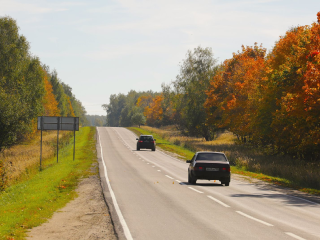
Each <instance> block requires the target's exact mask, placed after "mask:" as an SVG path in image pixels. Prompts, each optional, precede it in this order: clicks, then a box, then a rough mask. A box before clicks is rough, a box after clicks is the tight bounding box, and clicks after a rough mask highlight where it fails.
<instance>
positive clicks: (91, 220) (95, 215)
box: [27, 174, 117, 240]
mask: <svg viewBox="0 0 320 240" xmlns="http://www.w3.org/2000/svg"><path fill="white" fill-rule="evenodd" d="M76 191H77V193H78V197H77V198H75V199H74V200H72V201H71V202H69V203H68V204H67V205H66V206H65V207H64V208H62V209H61V210H60V211H57V212H55V213H54V215H53V217H52V218H51V219H49V220H48V222H46V223H44V224H42V225H41V226H38V227H35V228H33V229H31V230H30V231H29V232H28V236H29V237H27V239H29V240H40V239H41V240H43V239H52V240H54V239H57V240H58V239H59V240H61V239H110V240H115V239H117V237H116V235H115V232H114V228H113V224H112V220H111V217H110V215H109V210H108V207H107V206H106V203H105V201H104V197H103V194H102V188H101V183H100V178H99V175H98V174H97V175H92V176H90V177H88V178H85V179H83V180H81V181H80V183H79V185H78V188H77V190H76Z"/></svg>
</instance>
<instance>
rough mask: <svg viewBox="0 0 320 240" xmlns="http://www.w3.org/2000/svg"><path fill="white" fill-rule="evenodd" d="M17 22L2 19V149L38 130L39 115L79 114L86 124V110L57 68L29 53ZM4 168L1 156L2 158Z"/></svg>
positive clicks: (0, 101)
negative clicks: (51, 67)
mask: <svg viewBox="0 0 320 240" xmlns="http://www.w3.org/2000/svg"><path fill="white" fill-rule="evenodd" d="M29 49H30V46H29V43H28V41H27V39H26V38H25V37H24V36H23V35H21V34H19V27H18V25H17V23H16V21H15V20H14V19H12V18H10V17H1V18H0V52H1V54H0V113H1V114H0V125H1V128H0V152H1V151H2V150H3V149H5V148H8V147H10V146H13V145H16V144H19V143H20V142H22V141H26V140H30V139H33V138H34V137H35V136H36V133H37V117H38V116H65V117H75V116H77V117H79V118H80V124H81V125H87V124H88V121H87V118H86V117H85V114H86V110H85V108H84V107H83V105H82V103H81V102H80V101H79V100H78V99H77V98H76V97H75V96H74V94H73V93H72V88H71V87H70V86H69V85H67V84H65V83H63V82H62V81H61V80H60V79H59V78H58V73H57V71H55V70H53V71H50V69H49V67H48V66H46V65H45V64H43V63H41V62H40V59H39V58H38V57H35V56H33V55H32V53H31V52H30V50H29ZM0 170H1V159H0Z"/></svg>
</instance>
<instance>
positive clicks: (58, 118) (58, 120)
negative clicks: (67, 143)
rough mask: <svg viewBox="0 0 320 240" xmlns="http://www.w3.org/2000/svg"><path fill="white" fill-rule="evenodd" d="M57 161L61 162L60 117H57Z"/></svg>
mask: <svg viewBox="0 0 320 240" xmlns="http://www.w3.org/2000/svg"><path fill="white" fill-rule="evenodd" d="M57 122H58V126H57V163H58V162H59V125H60V117H57Z"/></svg>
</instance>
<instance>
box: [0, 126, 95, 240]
mask: <svg viewBox="0 0 320 240" xmlns="http://www.w3.org/2000/svg"><path fill="white" fill-rule="evenodd" d="M94 136H95V128H93V127H91V128H90V127H83V128H81V129H80V131H79V132H77V133H76V155H75V156H76V157H75V160H74V161H73V138H70V140H69V144H66V145H65V146H64V147H63V148H62V149H61V150H60V152H59V163H56V158H55V157H52V159H51V160H47V165H46V167H45V168H44V169H43V170H42V171H41V172H38V173H37V174H35V175H34V176H33V177H30V178H29V179H28V180H26V181H23V182H20V183H17V184H14V185H12V186H10V187H8V188H7V189H6V190H5V191H3V192H1V194H0V239H24V238H25V237H26V233H27V231H28V229H30V228H32V227H35V226H39V225H41V224H42V223H44V222H46V221H47V219H48V218H50V217H51V216H52V215H53V213H54V212H55V211H56V210H58V209H60V208H62V207H64V206H65V205H66V203H68V202H69V201H70V200H72V199H73V198H75V197H76V196H77V194H76V192H75V189H76V187H77V185H78V182H79V180H80V178H83V177H87V176H89V175H91V174H94V173H92V171H91V170H90V168H91V165H92V163H93V162H94V161H96V141H95V137H94Z"/></svg>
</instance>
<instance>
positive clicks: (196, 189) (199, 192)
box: [189, 187, 203, 193]
mask: <svg viewBox="0 0 320 240" xmlns="http://www.w3.org/2000/svg"><path fill="white" fill-rule="evenodd" d="M189 188H190V189H191V190H193V191H195V192H197V193H203V192H201V191H199V190H197V189H195V188H193V187H189Z"/></svg>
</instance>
